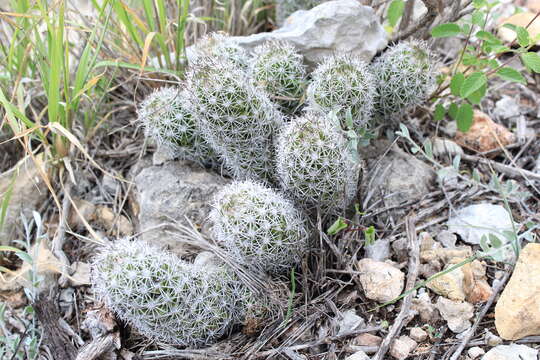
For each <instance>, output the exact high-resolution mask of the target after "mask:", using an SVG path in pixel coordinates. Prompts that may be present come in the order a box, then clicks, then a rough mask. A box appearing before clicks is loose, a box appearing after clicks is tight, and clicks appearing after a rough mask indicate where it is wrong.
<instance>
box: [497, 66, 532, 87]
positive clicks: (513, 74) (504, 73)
mask: <svg viewBox="0 0 540 360" xmlns="http://www.w3.org/2000/svg"><path fill="white" fill-rule="evenodd" d="M497 75H498V76H499V77H500V78H501V79H503V80H507V81H513V82H517V83H520V84H526V83H527V81H526V80H525V78H524V77H523V75H521V73H520V72H519V71H517V70H516V69H514V68H511V67H507V66H505V67H503V68H500V69H499V70H497Z"/></svg>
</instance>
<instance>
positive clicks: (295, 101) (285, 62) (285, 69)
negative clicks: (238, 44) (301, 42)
mask: <svg viewBox="0 0 540 360" xmlns="http://www.w3.org/2000/svg"><path fill="white" fill-rule="evenodd" d="M251 72H252V74H253V78H254V79H255V81H256V82H257V84H258V85H259V86H261V87H262V88H264V89H265V90H266V91H267V92H268V94H269V95H270V96H271V98H272V100H273V101H274V102H276V103H277V104H278V105H279V107H280V109H281V110H282V111H283V112H286V113H294V112H295V111H296V110H297V109H298V107H299V106H300V100H301V98H302V96H303V94H304V90H305V86H306V82H307V81H306V80H307V79H306V77H307V72H306V67H305V65H304V63H303V57H302V55H300V54H299V53H298V52H297V51H296V50H295V48H294V47H293V46H292V45H291V44H289V43H286V42H282V41H272V42H266V43H264V44H263V45H260V46H258V47H256V48H255V50H254V56H253V58H252V60H251Z"/></svg>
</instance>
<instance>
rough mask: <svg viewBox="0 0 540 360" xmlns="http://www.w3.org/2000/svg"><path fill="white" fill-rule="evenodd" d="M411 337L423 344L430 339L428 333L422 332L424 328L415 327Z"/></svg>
mask: <svg viewBox="0 0 540 360" xmlns="http://www.w3.org/2000/svg"><path fill="white" fill-rule="evenodd" d="M409 337H410V338H411V339H413V340H414V341H416V342H422V341H425V340H426V339H427V338H428V333H427V332H425V331H424V330H422V328H419V327H413V328H412V329H411V330H410V331H409Z"/></svg>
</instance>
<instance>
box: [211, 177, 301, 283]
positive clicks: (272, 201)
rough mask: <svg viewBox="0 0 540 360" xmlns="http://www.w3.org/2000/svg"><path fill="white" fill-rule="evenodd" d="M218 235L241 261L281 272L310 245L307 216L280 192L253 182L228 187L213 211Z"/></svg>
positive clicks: (290, 265)
mask: <svg viewBox="0 0 540 360" xmlns="http://www.w3.org/2000/svg"><path fill="white" fill-rule="evenodd" d="M210 220H211V221H212V223H213V232H214V237H215V239H216V240H217V242H218V243H220V244H221V245H223V247H225V249H227V250H228V252H229V253H230V254H231V255H232V256H233V258H235V259H236V260H237V261H238V262H240V263H244V264H245V265H247V266H248V267H254V268H258V269H259V270H263V271H268V272H270V273H280V272H283V270H288V269H290V268H291V267H293V266H294V265H295V264H297V263H299V262H300V259H301V257H302V255H303V253H304V252H305V251H306V250H307V247H308V237H309V233H308V230H307V224H306V218H305V215H304V214H303V213H302V212H300V211H298V210H297V209H296V208H295V206H294V204H293V203H292V202H291V201H290V200H288V199H286V198H284V197H283V196H282V195H281V194H279V193H277V192H276V191H274V190H272V189H269V188H266V187H264V186H263V185H260V184H257V183H254V182H252V181H244V182H237V183H233V184H231V185H229V186H227V187H226V188H225V189H223V191H221V192H220V193H219V194H218V195H217V196H216V199H215V204H214V209H213V210H212V212H211V213H210Z"/></svg>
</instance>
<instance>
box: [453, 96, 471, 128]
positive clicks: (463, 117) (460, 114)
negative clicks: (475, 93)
mask: <svg viewBox="0 0 540 360" xmlns="http://www.w3.org/2000/svg"><path fill="white" fill-rule="evenodd" d="M456 121H457V127H458V129H459V131H461V132H467V131H469V129H470V128H471V126H472V121H473V108H472V105H471V104H468V103H465V104H461V106H460V107H459V109H458V111H457V114H456Z"/></svg>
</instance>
